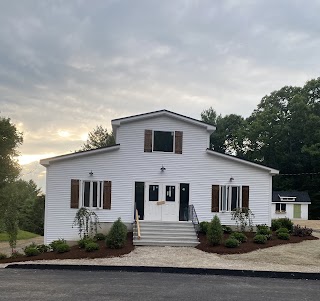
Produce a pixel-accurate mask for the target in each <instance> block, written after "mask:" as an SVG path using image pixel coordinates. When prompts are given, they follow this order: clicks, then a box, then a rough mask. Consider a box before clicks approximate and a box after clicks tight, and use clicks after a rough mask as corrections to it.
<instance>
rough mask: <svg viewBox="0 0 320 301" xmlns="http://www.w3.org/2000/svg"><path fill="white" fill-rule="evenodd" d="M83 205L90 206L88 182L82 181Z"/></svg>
mask: <svg viewBox="0 0 320 301" xmlns="http://www.w3.org/2000/svg"><path fill="white" fill-rule="evenodd" d="M83 205H84V207H90V182H84V192H83Z"/></svg>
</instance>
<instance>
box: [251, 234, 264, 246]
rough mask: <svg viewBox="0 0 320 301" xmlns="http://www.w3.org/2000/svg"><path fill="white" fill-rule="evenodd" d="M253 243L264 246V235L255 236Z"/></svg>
mask: <svg viewBox="0 0 320 301" xmlns="http://www.w3.org/2000/svg"><path fill="white" fill-rule="evenodd" d="M253 241H254V242H255V243H256V244H265V243H266V242H267V237H266V236H265V235H262V234H257V235H256V236H255V237H254V238H253Z"/></svg>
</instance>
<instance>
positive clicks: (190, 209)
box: [188, 205, 199, 234]
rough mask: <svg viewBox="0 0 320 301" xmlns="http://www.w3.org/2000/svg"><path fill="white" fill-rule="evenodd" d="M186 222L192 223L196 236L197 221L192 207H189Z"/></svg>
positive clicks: (197, 230) (197, 229)
mask: <svg viewBox="0 0 320 301" xmlns="http://www.w3.org/2000/svg"><path fill="white" fill-rule="evenodd" d="M188 220H189V221H192V224H193V226H194V229H195V230H196V232H197V234H198V232H199V220H198V216H197V212H196V209H195V208H194V206H193V205H189V214H188Z"/></svg>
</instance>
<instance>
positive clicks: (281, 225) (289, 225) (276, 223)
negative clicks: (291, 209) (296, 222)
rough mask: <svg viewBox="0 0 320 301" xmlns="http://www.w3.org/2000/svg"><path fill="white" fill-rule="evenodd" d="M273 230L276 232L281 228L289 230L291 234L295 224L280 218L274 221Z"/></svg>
mask: <svg viewBox="0 0 320 301" xmlns="http://www.w3.org/2000/svg"><path fill="white" fill-rule="evenodd" d="M271 228H272V230H273V231H276V230H278V229H280V228H287V229H288V230H289V232H292V230H293V222H292V221H291V220H290V219H289V218H287V217H284V218H278V219H275V220H272V222H271Z"/></svg>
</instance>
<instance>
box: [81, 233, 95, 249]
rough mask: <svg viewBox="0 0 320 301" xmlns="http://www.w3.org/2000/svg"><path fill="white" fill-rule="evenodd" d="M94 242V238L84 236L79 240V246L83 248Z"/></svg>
mask: <svg viewBox="0 0 320 301" xmlns="http://www.w3.org/2000/svg"><path fill="white" fill-rule="evenodd" d="M92 242H94V240H93V239H92V238H90V237H87V236H85V237H84V238H82V239H80V240H79V241H78V246H79V248H81V249H84V248H85V247H86V245H87V244H89V243H92Z"/></svg>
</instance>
